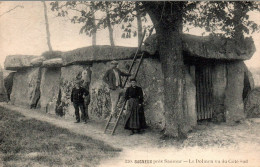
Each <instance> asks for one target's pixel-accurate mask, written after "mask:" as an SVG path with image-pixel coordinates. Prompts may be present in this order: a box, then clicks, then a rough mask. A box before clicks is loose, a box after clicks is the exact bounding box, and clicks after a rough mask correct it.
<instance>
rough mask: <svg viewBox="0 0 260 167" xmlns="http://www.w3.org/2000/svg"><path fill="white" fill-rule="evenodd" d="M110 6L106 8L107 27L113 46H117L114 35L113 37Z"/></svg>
mask: <svg viewBox="0 0 260 167" xmlns="http://www.w3.org/2000/svg"><path fill="white" fill-rule="evenodd" d="M108 9H109V8H108V7H107V8H106V13H107V27H108V31H109V40H110V44H111V46H115V42H114V37H113V28H112V25H111V22H110V14H109V10H108Z"/></svg>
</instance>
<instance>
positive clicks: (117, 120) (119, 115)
mask: <svg viewBox="0 0 260 167" xmlns="http://www.w3.org/2000/svg"><path fill="white" fill-rule="evenodd" d="M126 102H127V100H125V101H124V104H123V106H122V108H121V110H120V112H119V114H118V117H117V119H116V124H115V126H114V128H113V130H112V133H111V135H113V134H114V132H115V130H116V127H117V125H118V122H119V119H120V117H121V114H122V112H123V110H124V108H125V105H126Z"/></svg>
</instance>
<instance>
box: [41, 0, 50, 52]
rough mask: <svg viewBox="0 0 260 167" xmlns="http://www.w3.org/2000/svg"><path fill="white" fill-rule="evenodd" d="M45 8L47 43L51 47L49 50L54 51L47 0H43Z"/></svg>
mask: <svg viewBox="0 0 260 167" xmlns="http://www.w3.org/2000/svg"><path fill="white" fill-rule="evenodd" d="M42 3H43V8H44V17H45V26H46V35H47V45H48V47H49V51H52V46H51V34H50V29H49V21H48V15H47V7H46V3H45V1H42Z"/></svg>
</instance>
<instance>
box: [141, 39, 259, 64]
mask: <svg viewBox="0 0 260 167" xmlns="http://www.w3.org/2000/svg"><path fill="white" fill-rule="evenodd" d="M182 40H183V51H185V52H187V53H188V54H189V55H190V56H194V57H203V58H211V59H225V60H248V59H250V58H251V57H252V56H253V54H254V53H255V50H256V49H255V45H254V41H253V39H252V38H245V40H244V41H239V42H236V41H234V40H232V39H228V38H223V37H218V36H213V35H211V36H205V37H202V36H194V35H189V34H183V37H182ZM143 50H146V51H147V52H149V53H150V54H152V55H153V54H155V52H156V51H158V41H157V39H156V34H154V35H151V36H150V37H148V38H147V39H146V41H145V42H144V47H143Z"/></svg>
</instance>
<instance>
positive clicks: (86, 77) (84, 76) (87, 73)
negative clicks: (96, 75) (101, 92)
mask: <svg viewBox="0 0 260 167" xmlns="http://www.w3.org/2000/svg"><path fill="white" fill-rule="evenodd" d="M91 75H92V71H91V70H90V66H87V67H84V70H83V71H82V73H81V80H82V81H83V85H82V86H83V87H84V88H85V89H86V90H89V85H90V82H91Z"/></svg>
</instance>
